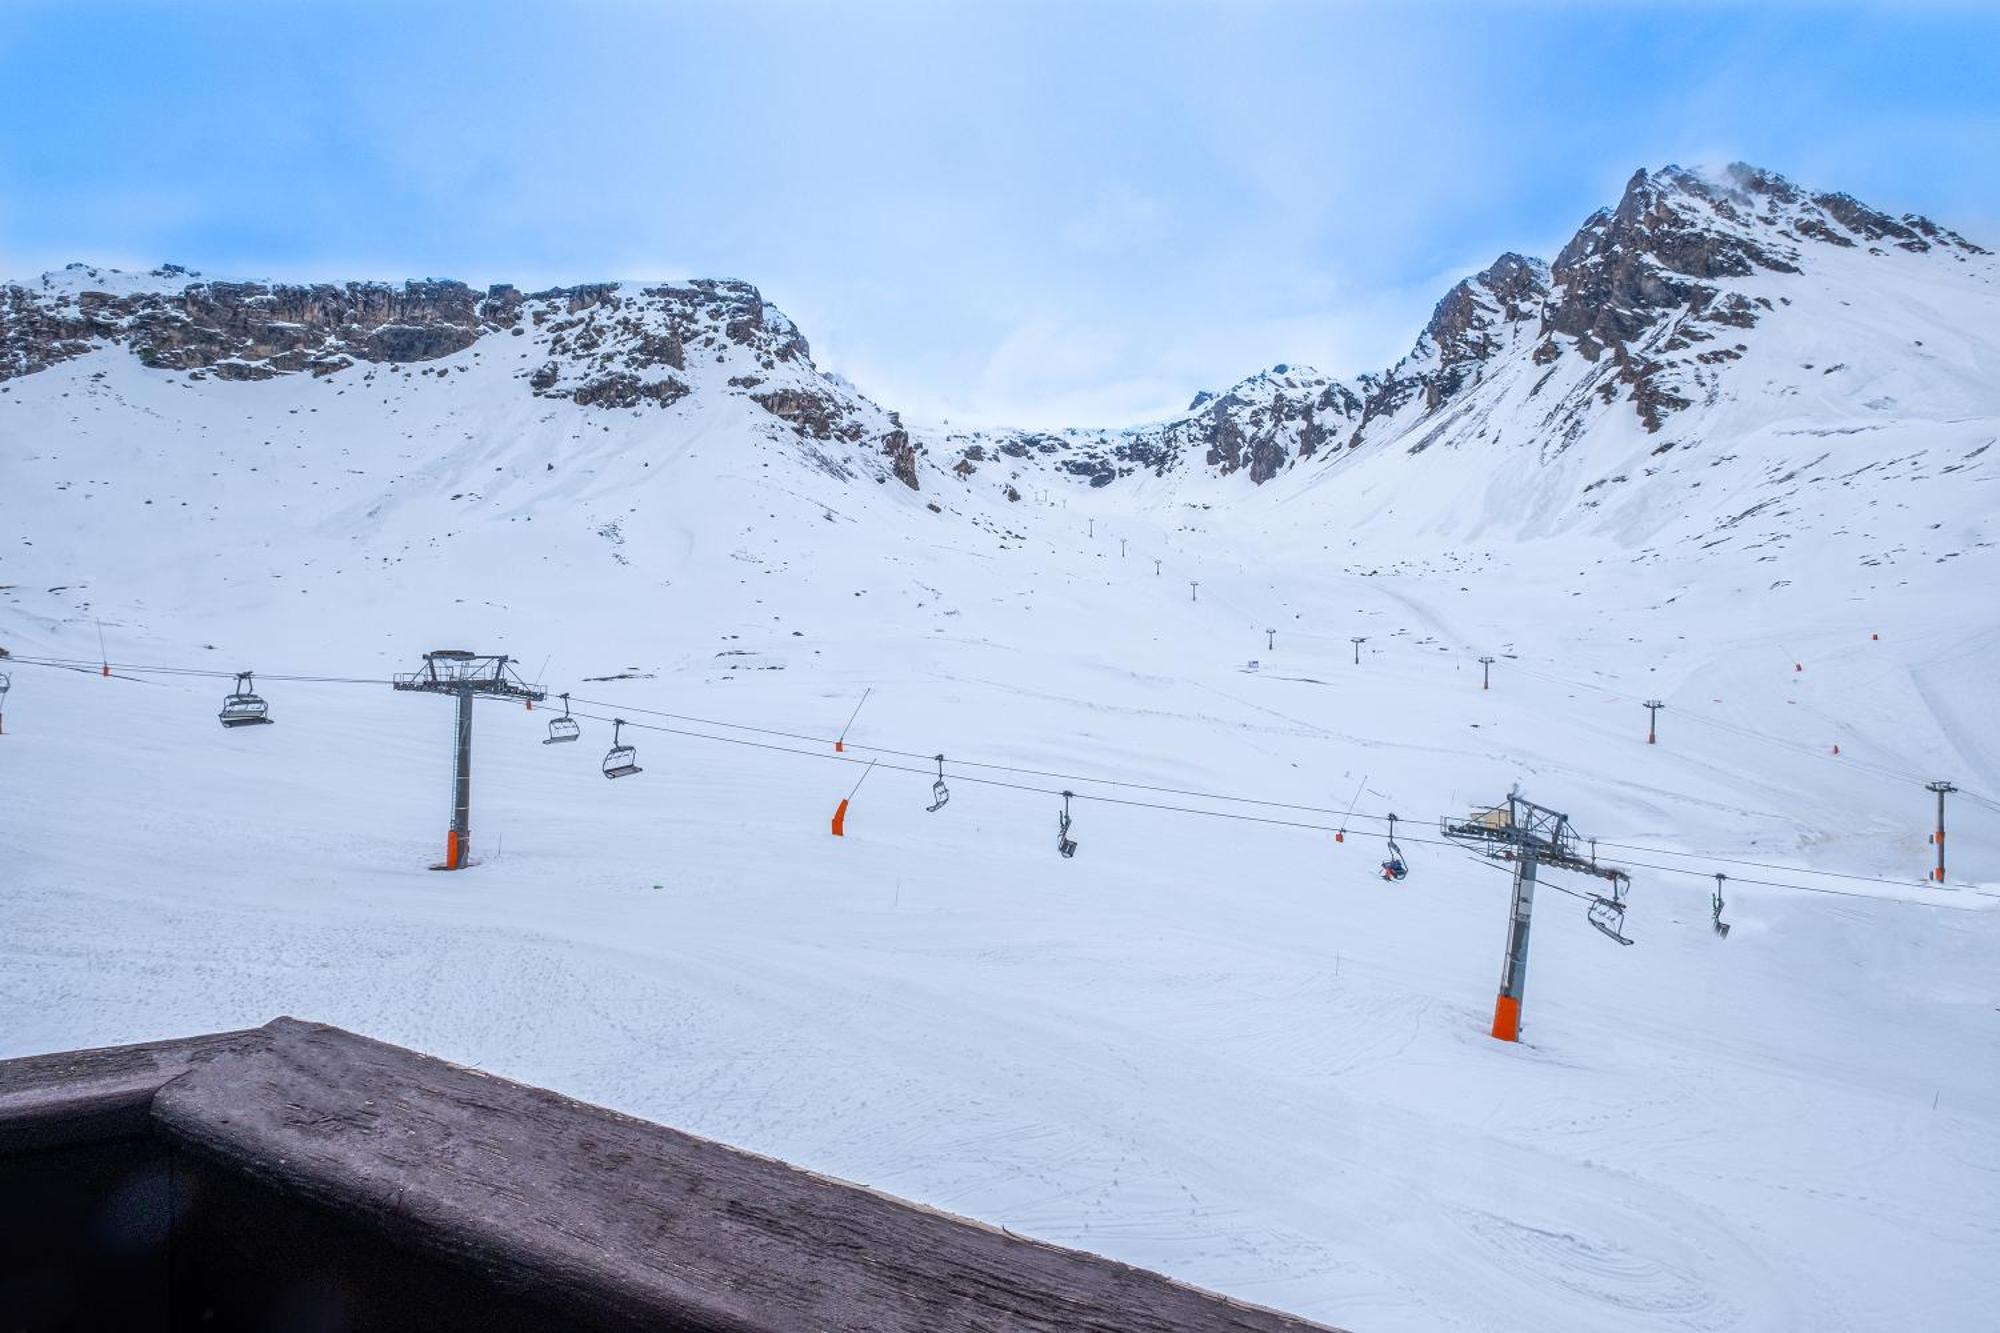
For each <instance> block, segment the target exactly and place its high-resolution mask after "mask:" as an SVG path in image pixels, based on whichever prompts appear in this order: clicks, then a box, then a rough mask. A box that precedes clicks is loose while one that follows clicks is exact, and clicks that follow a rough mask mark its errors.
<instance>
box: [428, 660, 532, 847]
mask: <svg viewBox="0 0 2000 1333" xmlns="http://www.w3.org/2000/svg"><path fill="white" fill-rule="evenodd" d="M510 660H511V659H509V658H506V657H487V656H481V655H480V654H478V653H468V652H466V651H464V650H463V649H458V648H440V649H439V650H438V651H436V652H434V653H425V654H424V665H423V667H422V668H421V669H420V670H417V671H412V672H409V673H407V674H404V675H397V676H393V677H391V678H390V684H391V685H392V686H394V687H395V688H396V689H399V690H415V691H417V692H418V693H420V694H449V695H451V696H453V697H454V698H456V699H457V700H458V731H457V741H456V744H455V745H454V747H453V760H454V762H453V764H452V785H451V829H450V830H449V831H448V832H447V833H446V834H445V837H444V860H443V861H442V862H441V863H440V864H438V865H435V866H432V867H431V869H433V870H463V869H465V867H466V864H467V863H468V861H469V860H470V859H471V856H472V701H473V699H474V698H475V697H476V696H479V695H482V694H483V695H486V696H487V697H488V698H494V699H519V700H521V701H523V702H524V703H526V704H527V705H528V706H529V707H533V706H534V705H535V704H536V703H538V702H540V701H541V700H543V699H546V698H548V697H549V692H548V691H547V690H545V689H543V688H542V687H541V686H539V685H530V684H528V683H527V682H526V681H524V680H522V679H521V678H520V676H519V675H518V674H517V673H516V672H515V671H514V669H513V667H511V666H509V665H508V663H509V661H510Z"/></svg>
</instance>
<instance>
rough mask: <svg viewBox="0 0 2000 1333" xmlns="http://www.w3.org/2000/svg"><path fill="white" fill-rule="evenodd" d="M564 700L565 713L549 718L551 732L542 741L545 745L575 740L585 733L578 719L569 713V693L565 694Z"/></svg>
mask: <svg viewBox="0 0 2000 1333" xmlns="http://www.w3.org/2000/svg"><path fill="white" fill-rule="evenodd" d="M562 701H563V715H562V716H561V717H554V718H550V719H549V734H548V737H547V739H545V740H544V741H543V742H542V744H544V745H560V744H562V743H563V742H564V741H573V740H575V739H576V738H577V737H578V736H580V735H582V734H583V728H582V727H579V726H578V725H577V724H576V719H575V718H573V717H571V716H570V715H569V695H567V694H565V695H563V696H562Z"/></svg>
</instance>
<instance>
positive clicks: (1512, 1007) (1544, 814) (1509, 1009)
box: [1440, 792, 1632, 1041]
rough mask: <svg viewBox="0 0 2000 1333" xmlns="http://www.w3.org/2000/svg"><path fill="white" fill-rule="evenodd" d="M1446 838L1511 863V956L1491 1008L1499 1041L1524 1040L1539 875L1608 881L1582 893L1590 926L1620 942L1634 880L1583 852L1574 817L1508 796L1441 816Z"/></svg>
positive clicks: (1625, 941)
mask: <svg viewBox="0 0 2000 1333" xmlns="http://www.w3.org/2000/svg"><path fill="white" fill-rule="evenodd" d="M1440 822H1441V826H1442V830H1443V833H1444V836H1445V837H1447V838H1449V839H1451V840H1452V841H1453V842H1456V843H1458V844H1460V845H1461V846H1467V847H1472V848H1474V849H1476V850H1477V851H1479V852H1480V853H1481V854H1482V855H1484V856H1487V857H1490V858H1492V859H1493V860H1496V861H1508V862H1511V863H1512V864H1513V866H1514V899H1513V905H1512V907H1511V908H1510V909H1509V911H1508V916H1507V958H1506V962H1505V963H1504V964H1503V965H1502V967H1501V971H1500V994H1499V997H1498V998H1497V999H1496V1000H1495V1001H1494V1003H1493V1035H1494V1036H1495V1037H1497V1038H1499V1039H1500V1040H1501V1041H1519V1040H1520V1037H1521V1000H1522V997H1523V995H1524V994H1525V992H1526V991H1527V985H1528V925H1529V919H1530V917H1531V916H1532V914H1533V911H1534V904H1535V876H1536V872H1537V871H1538V870H1539V869H1540V868H1541V867H1542V866H1547V867H1549V868H1550V869H1553V870H1568V871H1573V872H1575V873H1577V874H1581V875H1591V876H1594V877H1596V878H1598V879H1602V880H1607V881H1609V882H1610V885H1611V892H1610V894H1609V895H1608V896H1607V895H1605V894H1601V893H1592V894H1588V895H1585V897H1586V898H1587V901H1588V902H1589V905H1590V906H1589V920H1590V924H1591V925H1592V926H1595V927H1596V928H1597V929H1598V930H1599V931H1602V932H1603V933H1604V934H1605V935H1607V936H1609V937H1610V938H1611V939H1614V940H1616V941H1617V942H1618V943H1620V944H1630V943H1631V942H1632V941H1631V940H1630V939H1628V938H1626V935H1625V929H1624V928H1625V892H1626V890H1627V889H1628V888H1630V887H1631V883H1632V877H1631V876H1630V875H1628V874H1626V873H1625V872H1624V871H1623V870H1619V869H1617V868H1616V867H1614V866H1603V865H1599V864H1598V863H1597V858H1596V856H1595V855H1594V854H1592V853H1586V852H1585V851H1584V850H1583V839H1582V838H1581V837H1579V836H1578V834H1577V832H1576V830H1575V829H1574V828H1573V827H1571V825H1570V822H1569V816H1568V815H1566V814H1563V813H1562V812H1561V811H1558V810H1551V809H1549V808H1548V807H1547V806H1545V805H1537V804H1535V803H1534V802H1533V801H1530V800H1527V799H1525V798H1524V797H1522V796H1521V795H1520V794H1519V793H1518V792H1509V793H1508V794H1507V799H1506V800H1505V801H1504V802H1502V803H1501V804H1499V805H1495V806H1490V807H1488V808H1487V809H1484V810H1475V811H1473V812H1472V814H1471V815H1470V816H1469V817H1467V818H1465V819H1458V820H1454V819H1450V818H1447V819H1444V820H1442V821H1440Z"/></svg>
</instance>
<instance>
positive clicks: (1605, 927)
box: [1589, 893, 1632, 944]
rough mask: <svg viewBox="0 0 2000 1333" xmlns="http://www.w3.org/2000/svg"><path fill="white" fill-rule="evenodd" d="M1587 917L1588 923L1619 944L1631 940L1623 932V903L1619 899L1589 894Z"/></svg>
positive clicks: (1627, 942) (1628, 942)
mask: <svg viewBox="0 0 2000 1333" xmlns="http://www.w3.org/2000/svg"><path fill="white" fill-rule="evenodd" d="M1589 917H1590V924H1591V925H1593V926H1595V927H1596V928H1597V929H1598V930H1599V931H1600V932H1601V933H1603V934H1604V935H1605V936H1607V937H1609V938H1611V939H1614V940H1616V941H1618V942H1619V943H1620V944H1630V943H1631V942H1632V941H1631V940H1630V939H1629V938H1627V936H1626V934H1625V904H1624V903H1623V902H1622V901H1620V900H1619V899H1617V898H1606V897H1604V896H1602V895H1601V894H1595V893H1593V894H1591V895H1590V910H1589Z"/></svg>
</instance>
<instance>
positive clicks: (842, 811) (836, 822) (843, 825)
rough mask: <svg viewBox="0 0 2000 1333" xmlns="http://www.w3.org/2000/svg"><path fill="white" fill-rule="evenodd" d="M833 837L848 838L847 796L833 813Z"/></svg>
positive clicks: (841, 799)
mask: <svg viewBox="0 0 2000 1333" xmlns="http://www.w3.org/2000/svg"><path fill="white" fill-rule="evenodd" d="M833 836H834V837H836V838H844V837H846V836H847V798H846V797H845V796H843V797H841V798H840V806H839V808H838V809H836V810H835V811H834V812H833Z"/></svg>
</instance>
